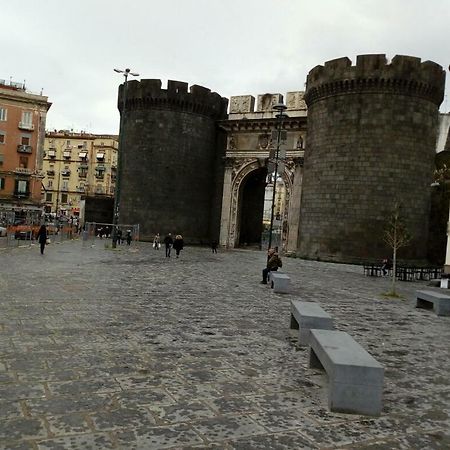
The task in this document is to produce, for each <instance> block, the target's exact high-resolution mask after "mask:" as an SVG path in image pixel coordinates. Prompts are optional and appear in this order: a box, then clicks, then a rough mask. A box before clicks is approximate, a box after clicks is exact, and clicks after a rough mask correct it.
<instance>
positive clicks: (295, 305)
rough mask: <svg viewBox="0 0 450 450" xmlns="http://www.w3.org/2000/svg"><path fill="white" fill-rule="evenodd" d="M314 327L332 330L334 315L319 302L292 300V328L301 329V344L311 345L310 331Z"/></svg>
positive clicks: (299, 338)
mask: <svg viewBox="0 0 450 450" xmlns="http://www.w3.org/2000/svg"><path fill="white" fill-rule="evenodd" d="M313 328H315V329H322V330H332V329H333V328H334V326H333V319H332V317H331V316H330V315H329V314H328V313H327V312H325V311H324V310H323V309H322V308H321V307H320V306H319V305H318V304H317V303H313V302H301V301H298V300H291V330H299V331H298V343H299V345H302V346H307V345H309V334H310V333H309V332H310V330H311V329H313Z"/></svg>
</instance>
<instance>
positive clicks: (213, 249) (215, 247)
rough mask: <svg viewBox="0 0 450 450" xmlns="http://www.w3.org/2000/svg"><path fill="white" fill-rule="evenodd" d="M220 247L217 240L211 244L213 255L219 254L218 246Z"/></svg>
mask: <svg viewBox="0 0 450 450" xmlns="http://www.w3.org/2000/svg"><path fill="white" fill-rule="evenodd" d="M218 245H219V244H218V243H217V241H216V240H214V241H212V242H211V250H212V252H213V253H217V246H218Z"/></svg>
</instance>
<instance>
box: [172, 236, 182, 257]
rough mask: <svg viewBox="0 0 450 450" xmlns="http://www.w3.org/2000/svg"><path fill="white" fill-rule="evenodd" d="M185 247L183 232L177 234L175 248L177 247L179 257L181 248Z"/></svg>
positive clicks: (176, 251)
mask: <svg viewBox="0 0 450 450" xmlns="http://www.w3.org/2000/svg"><path fill="white" fill-rule="evenodd" d="M183 247H184V242H183V236H181V234H177V235H176V236H175V241H174V242H173V248H174V249H175V253H176V254H177V258H178V257H179V256H180V252H181V250H183Z"/></svg>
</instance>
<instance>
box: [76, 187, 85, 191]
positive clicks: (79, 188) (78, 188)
mask: <svg viewBox="0 0 450 450" xmlns="http://www.w3.org/2000/svg"><path fill="white" fill-rule="evenodd" d="M85 191H86V188H84V187H77V192H85Z"/></svg>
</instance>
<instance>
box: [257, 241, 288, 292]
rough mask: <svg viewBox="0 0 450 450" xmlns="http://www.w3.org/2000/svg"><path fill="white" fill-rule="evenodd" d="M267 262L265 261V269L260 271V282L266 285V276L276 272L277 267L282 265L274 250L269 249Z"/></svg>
mask: <svg viewBox="0 0 450 450" xmlns="http://www.w3.org/2000/svg"><path fill="white" fill-rule="evenodd" d="M267 256H268V261H267V267H265V268H264V269H263V271H262V277H263V279H262V281H261V284H267V274H268V273H269V272H276V271H277V270H278V268H279V267H282V266H283V263H282V262H281V258H280V257H279V256H278V253H277V252H276V251H275V249H274V248H270V249H269V251H268V252H267Z"/></svg>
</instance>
